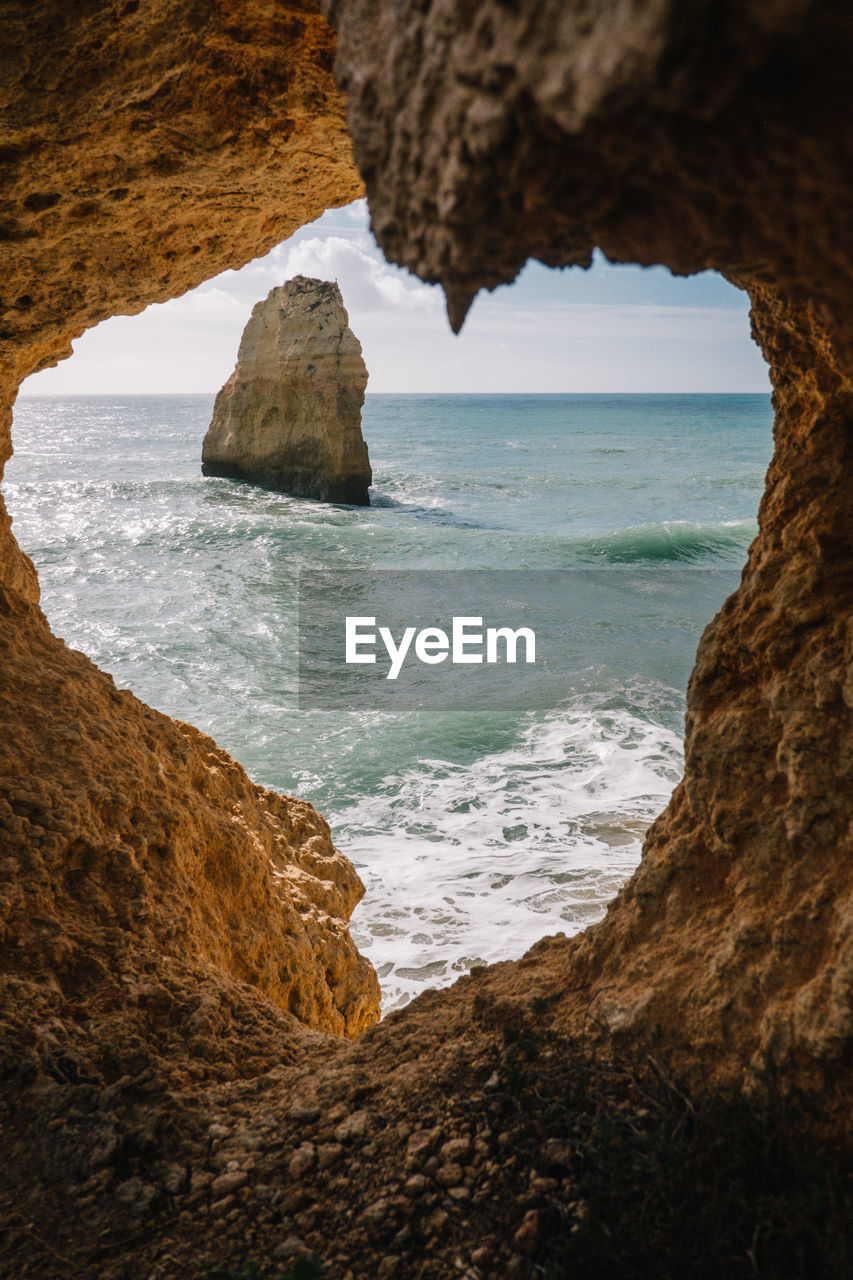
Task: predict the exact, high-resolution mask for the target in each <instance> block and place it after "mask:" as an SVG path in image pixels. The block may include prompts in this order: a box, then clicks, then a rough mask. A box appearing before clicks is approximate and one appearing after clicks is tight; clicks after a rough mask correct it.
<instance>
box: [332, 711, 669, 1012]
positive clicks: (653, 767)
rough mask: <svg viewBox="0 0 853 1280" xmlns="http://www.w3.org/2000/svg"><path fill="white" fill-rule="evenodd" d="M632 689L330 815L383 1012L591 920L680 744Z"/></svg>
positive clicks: (413, 773) (630, 862)
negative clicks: (361, 894)
mask: <svg viewBox="0 0 853 1280" xmlns="http://www.w3.org/2000/svg"><path fill="white" fill-rule="evenodd" d="M643 692H644V691H634V695H635V696H634V697H633V699H631V700H630V701H631V703H632V704H633V705H623V706H617V707H614V706H613V705H612V703H613V699H607V698H604V697H598V698H593V697H591V696H585V697H583V698H580V697H579V698H576V699H573V700H572V701H570V702H569V703H568V704H567V705H566V706H564V707H562V708H560V709H559V710H558V711H555V712H552V713H550V714H548V715H547V716H545V717H542V718H541V719H539V720H538V721H535V722H530V723H528V725H527V727H526V728H525V729H524V730H523V732H522V734H521V737H520V740H519V742H518V744H517V746H515V747H513V748H512V749H509V750H504V751H499V752H495V753H492V754H489V755H484V756H481V757H479V758H478V759H477V760H475V761H474V762H473V763H472V764H470V765H467V766H464V765H458V764H451V763H448V762H446V761H442V760H423V761H420V762H419V763H418V764H417V766H415V767H410V768H408V769H406V770H404V771H403V772H401V773H400V774H398V775H391V776H389V777H387V778H385V779H384V780H383V782H382V784H381V785H380V786H379V787H378V788H377V789H376V791H375V792H374V794H372V795H370V796H367V797H365V798H364V799H362V800H360V801H359V802H357V803H356V804H354V805H352V806H350V807H348V808H346V809H343V810H341V811H340V812H339V813H338V814H336V815H335V816H334V818H333V820H332V821H333V829H334V832H335V837H336V839H337V841H338V843H339V844H340V845H341V846H342V847H343V848H344V849H345V851H346V852H347V854H348V855H349V856H350V857H351V858H352V859H353V861H354V862H355V863H356V865H357V866H358V868H359V872H360V874H361V875H362V877H363V879H364V881H365V884H366V887H367V893H366V896H365V899H364V902H363V903H362V905H361V906H360V907H359V908H358V909H357V911H356V915H355V917H354V920H353V934H354V936H355V938H356V941H357V943H358V945H359V947H360V948H361V949H362V950H363V951H364V952H365V953H366V954H367V955H368V956H369V957H370V959H371V960H372V961H373V963H374V965H375V966H376V969H377V971H378V973H379V976H380V980H381V982H382V989H383V1008H384V1011H385V1012H388V1011H389V1010H391V1009H393V1008H398V1007H400V1006H402V1005H404V1004H406V1003H407V1002H408V1001H409V1000H411V999H412V998H413V996H415V995H417V994H418V993H419V992H420V991H422V990H424V989H425V988H426V987H429V986H443V985H446V984H448V983H449V982H452V981H453V980H454V979H455V978H457V977H458V976H459V975H460V974H462V973H464V972H466V971H467V970H468V969H469V968H470V967H471V965H472V964H474V963H478V962H484V961H485V962H493V961H496V960H503V959H507V958H511V957H514V956H519V955H521V954H522V953H523V952H524V951H525V950H526V949H527V948H528V947H529V946H531V945H532V944H533V943H534V942H535V941H537V939H539V938H541V937H544V936H545V935H546V934H551V933H560V932H562V933H567V934H574V933H577V932H578V931H579V930H581V929H583V928H585V927H586V925H588V924H590V923H592V922H593V921H594V920H597V919H599V918H600V917H601V915H602V914H603V912H604V908H605V905H606V903H607V902H608V901H609V899H610V898H612V897H613V895H614V894H615V893H616V891H617V889H618V888H619V886H620V885H621V884H622V883H623V881H624V880H625V879H626V877H627V876H628V875H630V873H631V871H632V870H633V869H634V867H635V866H636V864H637V861H638V859H639V854H640V846H641V843H642V837H643V833H644V832H645V830H646V828H647V826H648V824H649V823H650V822H651V821H652V819H653V818H654V817H655V816H656V815H657V813H659V812H660V810H661V809H662V808H663V806H664V804H665V803H666V801H667V799H668V797H669V795H670V793H671V791H672V787H673V786H674V784H675V782H676V781H677V779H678V777H679V775H680V771H681V764H682V753H681V742H680V739H679V738H678V737H677V735H676V734H674V733H673V732H672V731H671V730H669V729H666V728H664V727H661V726H660V725H659V724H656V723H653V722H651V721H650V720H649V719H647V718H646V716H647V713H641V712H640V702H641V701H643V700H645V699H644V698H643ZM645 692H646V693H647V694H649V693H651V695H652V700H653V701H654V702H656V703H657V704H658V705H659V704H660V702H661V697H662V695H663V696H664V697H665V691H660V690H657V691H648V690H647V691H645ZM637 695H639V697H638V696H637ZM627 701H628V700H626V702H627Z"/></svg>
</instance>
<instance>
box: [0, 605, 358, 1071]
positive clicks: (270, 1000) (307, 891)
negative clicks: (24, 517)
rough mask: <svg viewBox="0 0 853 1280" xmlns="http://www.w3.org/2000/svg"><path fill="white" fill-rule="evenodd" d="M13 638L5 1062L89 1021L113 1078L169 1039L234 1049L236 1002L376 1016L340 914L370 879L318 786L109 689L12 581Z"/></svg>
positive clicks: (0, 926) (0, 619) (0, 963)
mask: <svg viewBox="0 0 853 1280" xmlns="http://www.w3.org/2000/svg"><path fill="white" fill-rule="evenodd" d="M0 650H2V660H0V688H2V700H3V708H4V726H5V729H4V733H3V735H2V739H0V840H1V841H2V845H1V846H0V847H2V879H1V880H0V884H2V890H0V969H2V978H0V1030H2V1031H3V1032H4V1033H5V1034H4V1037H3V1039H4V1041H5V1058H6V1063H5V1064H6V1066H7V1068H11V1067H12V1066H13V1065H16V1068H20V1067H22V1066H23V1065H24V1064H25V1061H26V1060H27V1058H28V1055H29V1052H30V1051H29V1050H28V1051H27V1054H26V1055H25V1058H24V1059H23V1060H22V1059H21V1044H22V1043H23V1044H27V1045H29V1046H31V1050H32V1052H34V1053H36V1054H38V1053H39V1052H46V1048H45V1046H46V1045H49V1046H50V1052H52V1053H56V1054H59V1053H60V1052H61V1051H64V1052H66V1053H71V1054H72V1056H73V1054H78V1053H79V1052H80V1040H81V1037H82V1040H83V1043H84V1045H85V1047H86V1049H87V1057H88V1059H89V1061H88V1070H89V1071H91V1070H93V1069H94V1068H95V1067H96V1066H98V1067H99V1068H100V1069H101V1070H102V1071H103V1072H104V1074H105V1075H107V1076H110V1075H112V1074H114V1073H116V1072H118V1074H122V1071H123V1070H124V1071H126V1070H127V1069H128V1066H129V1064H132V1063H134V1062H138V1061H139V1060H140V1057H142V1058H144V1057H145V1056H146V1055H147V1054H148V1053H149V1052H151V1053H153V1052H154V1051H155V1047H156V1045H157V1044H158V1043H159V1045H160V1046H161V1052H164V1050H163V1046H164V1045H169V1044H171V1045H172V1046H173V1051H174V1049H175V1046H178V1047H179V1052H180V1053H181V1055H183V1054H185V1053H186V1052H187V1051H188V1052H189V1056H190V1057H192V1058H196V1059H201V1060H202V1061H204V1060H207V1061H210V1062H216V1061H217V1060H218V1061H221V1062H225V1061H231V1062H232V1063H233V1062H234V1060H235V1057H236V1058H237V1059H238V1060H239V1059H240V1057H241V1050H240V1047H239V1034H238V1030H237V1027H236V1026H233V1025H232V1022H233V1021H234V1020H235V1017H236V1015H232V1012H231V1011H230V1010H231V1007H232V1006H234V1007H236V1008H239V1009H242V1011H243V1012H242V1015H241V1018H237V1019H236V1020H237V1021H240V1020H242V1019H243V1018H246V1017H249V1020H250V1021H251V1015H250V1013H249V1012H248V1011H251V1010H252V1009H253V1006H254V1008H255V1016H257V1012H256V1011H257V1007H258V1006H259V1005H263V1004H264V1003H265V1002H266V1004H267V1007H268V1010H269V1012H268V1013H267V1014H266V1015H265V1018H266V1021H267V1022H269V1021H270V1020H272V1021H275V1012H276V1010H284V1011H287V1013H288V1014H292V1015H294V1017H293V1018H290V1019H287V1018H285V1019H284V1020H283V1022H282V1026H283V1028H284V1030H285V1032H286V1035H285V1040H287V1039H288V1038H290V1039H292V1038H293V1037H294V1035H295V1034H296V1032H298V1024H297V1023H296V1019H299V1021H300V1022H301V1023H303V1024H305V1025H307V1026H311V1027H316V1028H320V1029H322V1030H325V1031H332V1032H337V1033H340V1034H343V1033H345V1034H349V1035H354V1034H356V1033H357V1032H359V1031H362V1030H364V1029H365V1027H367V1026H369V1025H370V1024H371V1022H373V1021H375V1020H376V1018H377V1017H378V1013H379V991H378V983H377V981H376V975H375V974H374V972H373V970H372V967H371V966H370V965H369V964H368V962H367V961H366V960H364V959H362V957H360V956H359V955H358V953H357V952H356V949H355V947H354V945H353V943H352V941H351V940H350V938H349V934H348V931H347V922H348V920H349V916H350V914H351V912H352V910H353V908H354V906H355V905H356V903H357V902H358V901H359V899H360V897H361V895H362V892H363V889H362V886H361V883H360V881H359V879H358V876H357V875H356V874H355V872H354V870H353V868H352V866H351V865H350V864H349V862H348V861H347V859H346V858H344V857H343V855H342V854H340V853H339V852H338V850H337V849H335V847H334V845H333V844H332V840H331V837H330V833H329V828H328V825H327V823H326V822H325V821H324V820H323V819H322V818H321V817H320V816H319V814H317V813H316V812H315V810H314V809H313V808H312V807H311V806H310V805H309V804H306V803H304V802H303V801H299V800H294V799H291V798H289V797H286V796H279V795H276V794H275V793H274V792H271V791H266V790H264V789H263V788H262V787H258V786H255V785H254V784H253V783H252V782H251V781H250V780H249V778H248V777H247V776H246V774H245V773H244V772H243V770H242V769H241V768H240V766H239V765H238V764H237V763H236V762H235V761H233V760H232V759H231V758H230V757H229V756H228V755H227V754H226V753H225V752H224V751H221V750H219V748H218V747H216V745H215V744H214V743H213V742H212V741H211V740H210V739H209V738H206V737H205V736H204V735H203V734H201V733H199V732H198V730H197V729H193V728H191V727H190V726H189V725H184V724H180V723H178V722H177V721H172V720H169V719H168V718H167V717H166V716H162V715H160V714H159V713H157V712H156V711H152V710H151V709H150V708H148V707H146V706H144V705H143V704H142V703H140V702H138V701H137V699H136V698H134V697H133V695H132V694H130V693H128V692H125V691H119V690H118V689H116V688H115V686H114V684H113V682H112V680H111V679H110V677H109V676H106V675H104V674H103V673H102V672H100V671H98V670H97V668H96V667H95V666H93V664H92V663H91V662H89V661H88V659H86V658H84V657H83V655H82V654H79V653H75V652H74V651H73V650H69V649H67V648H66V646H65V645H64V644H63V643H62V641H60V640H57V639H56V638H55V637H54V636H52V635H51V634H50V631H49V630H48V627H47V625H46V623H45V621H44V619H43V618H42V616H41V614H40V613H39V611H38V610H37V609H36V607H35V606H33V605H31V604H28V603H26V602H25V601H23V600H21V598H20V597H19V596H16V595H14V594H13V593H11V592H7V591H3V593H2V599H0ZM259 997H262V999H260V1000H259ZM263 998H265V1001H264V999H263ZM223 1005H224V1006H225V1008H222V1007H221V1006H223ZM39 1028H40V1029H41V1032H42V1034H41V1036H40V1035H39ZM48 1028H52V1029H50V1030H48ZM45 1033H46V1040H45ZM246 1034H247V1037H248V1041H251V1040H252V1039H253V1033H252V1032H251V1030H250V1027H249V1026H247V1027H246ZM254 1038H256V1037H254ZM267 1038H268V1037H266V1036H264V1035H261V1037H260V1040H261V1041H263V1040H264V1039H267ZM40 1042H41V1043H40ZM146 1042H148V1043H147V1044H146ZM268 1048H269V1046H268V1045H267V1049H268ZM27 1065H28V1066H30V1067H32V1062H31V1061H29V1062H27Z"/></svg>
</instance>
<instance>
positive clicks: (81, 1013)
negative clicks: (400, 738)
mask: <svg viewBox="0 0 853 1280" xmlns="http://www.w3.org/2000/svg"><path fill="white" fill-rule="evenodd" d="M3 31H4V58H3V67H2V73H0V100H2V107H3V117H4V123H3V134H2V139H0V176H2V181H0V248H2V261H3V270H2V273H0V294H2V298H0V303H2V311H3V322H2V327H0V464H2V463H5V461H6V459H7V458H8V456H9V454H10V452H11V437H10V427H11V421H12V414H11V405H12V402H13V400H14V396H15V393H16V390H17V386H18V384H19V382H20V381H21V379H22V378H24V377H26V375H27V374H29V373H31V372H33V371H34V370H37V369H40V368H44V367H45V366H47V365H50V364H52V363H55V362H56V361H57V360H58V359H60V358H62V357H64V356H67V355H68V354H70V350H71V347H70V343H71V340H72V339H73V338H75V337H77V336H79V335H80V334H81V333H82V332H83V331H84V329H86V328H87V327H89V326H91V325H93V324H95V323H96V322H97V321H99V320H101V319H103V318H105V317H106V316H109V315H114V314H116V313H125V314H127V313H133V312H137V311H140V310H141V309H142V308H143V307H145V306H146V305H147V304H148V303H149V302H154V301H162V300H165V299H167V298H170V297H174V296H175V295H176V294H180V293H182V292H183V291H184V290H186V289H188V288H190V287H192V286H194V285H196V284H198V283H199V282H200V281H202V280H204V279H206V278H208V277H209V276H211V275H212V274H215V273H216V272H218V271H222V270H224V269H225V268H226V267H228V266H234V265H237V264H239V263H242V262H245V261H247V260H248V259H249V258H251V257H254V256H256V255H258V254H261V253H264V252H266V251H267V250H268V249H269V248H271V247H272V246H273V245H274V244H277V243H278V242H279V241H280V240H281V239H282V238H283V237H284V236H287V235H288V234H290V232H292V231H293V230H294V229H295V228H296V227H298V226H300V225H302V224H303V223H304V222H306V221H310V220H311V219H312V218H315V217H317V216H318V215H319V214H320V213H322V212H323V210H324V209H326V208H328V207H329V206H330V205H334V204H338V203H345V202H347V201H349V200H351V199H353V198H355V197H356V196H358V195H359V194H360V191H361V184H360V179H359V177H358V174H357V173H356V171H355V169H354V167H353V164H352V160H351V155H350V148H349V141H348V138H347V135H346V131H345V128H344V125H343V120H342V104H341V97H340V94H339V92H338V90H337V88H336V86H335V84H334V81H333V79H332V75H331V63H332V59H333V54H334V38H333V36H332V33H331V32H330V31H329V29H328V27H327V26H326V24H325V22H324V21H323V19H322V18H321V17H320V15H319V13H318V11H317V9H316V6H314V5H312V4H310V3H301V0H300V2H297V3H293V4H287V3H283V4H277V5H275V6H274V7H267V8H266V9H264V10H263V11H262V12H261V11H259V9H258V7H257V6H256V5H255V4H254V3H253V2H252V0H248V2H247V0H237V2H236V3H233V4H229V5H228V6H221V5H217V4H214V3H207V0H202V3H200V4H195V5H193V6H191V7H190V8H189V9H188V8H187V7H186V5H183V4H180V3H177V0H145V3H144V4H139V3H137V0H128V2H127V3H122V4H107V5H105V6H104V5H102V6H100V7H98V8H97V9H92V8H91V7H86V6H83V7H79V6H78V7H77V8H75V9H74V10H73V11H71V10H69V9H68V6H67V5H64V4H61V3H59V0H47V2H46V3H44V4H42V5H40V6H38V7H37V8H32V7H29V8H27V9H23V8H21V7H20V6H18V7H15V6H11V7H9V6H7V8H6V9H5V10H4V13H3ZM94 67H96V68H97V69H96V71H95V70H93V68H94ZM318 156H322V160H321V161H320V162H318V159H317V157H318ZM282 170H283V173H282ZM273 192H275V195H274V196H273V195H272V193H273ZM9 524H10V522H9V519H8V517H7V516H6V515H5V510H4V508H3V507H2V505H0V589H1V590H2V600H0V646H2V662H0V704H2V710H3V723H4V731H3V734H2V735H1V736H0V737H2V740H0V758H2V761H1V762H0V867H2V870H0V970H2V978H0V1061H2V1067H0V1072H2V1070H4V1069H5V1070H8V1071H11V1072H14V1073H22V1074H23V1078H25V1079H26V1078H29V1077H30V1076H32V1074H33V1073H34V1072H35V1073H37V1074H38V1073H42V1074H43V1073H44V1072H48V1073H53V1074H54V1075H55V1076H57V1077H62V1078H68V1079H76V1078H90V1079H91V1078H97V1077H102V1078H105V1079H110V1078H114V1077H115V1076H117V1075H118V1076H120V1075H121V1074H122V1073H123V1072H125V1071H131V1072H138V1071H139V1070H140V1069H142V1066H143V1064H145V1063H156V1064H157V1069H158V1071H159V1072H160V1073H161V1075H163V1076H165V1075H169V1074H171V1075H177V1076H178V1077H180V1076H181V1074H182V1073H183V1074H184V1075H186V1073H187V1072H189V1074H190V1076H195V1077H198V1076H199V1075H202V1076H203V1075H205V1074H210V1073H211V1072H213V1073H216V1074H217V1075H218V1076H220V1078H221V1072H222V1071H224V1072H225V1076H227V1075H228V1074H232V1075H233V1074H236V1075H245V1074H253V1073H256V1072H257V1071H258V1070H260V1069H263V1067H264V1066H269V1065H271V1064H272V1063H274V1062H279V1061H284V1060H287V1059H288V1057H292V1056H293V1055H294V1054H295V1053H296V1052H297V1048H298V1049H299V1051H300V1052H301V1051H303V1050H304V1047H305V1045H306V1043H308V1044H310V1043H313V1041H314V1040H315V1039H316V1036H314V1034H313V1033H311V1032H309V1031H308V1030H307V1028H315V1029H321V1030H322V1031H324V1032H333V1033H336V1034H345V1035H353V1034H356V1033H358V1032H359V1031H361V1030H363V1028H364V1027H365V1026H367V1025H369V1023H370V1022H372V1021H374V1020H375V1019H376V1017H377V1016H378V1011H379V997H378V987H377V982H376V976H375V974H374V973H373V971H372V969H371V967H370V966H369V965H368V964H366V962H365V961H363V960H362V959H361V958H360V957H359V956H358V954H357V952H356V951H355V948H354V946H353V944H352V942H351V940H350V938H349V934H348V929H347V920H348V918H349V915H350V912H351V911H352V909H353V907H354V905H355V903H356V902H357V901H358V898H359V896H360V894H361V887H360V883H359V881H358V877H357V876H356V875H355V873H354V871H353V869H352V867H351V865H350V864H349V863H348V861H347V860H346V858H344V857H343V855H342V854H340V853H339V852H338V851H337V850H336V849H335V848H334V846H333V844H332V842H331V838H330V834H329V830H328V826H327V825H326V823H325V822H324V820H323V819H322V818H321V817H320V816H319V815H318V814H316V813H315V812H314V811H313V809H311V807H310V805H306V804H304V803H303V802H300V801H297V800H291V799H288V798H285V797H280V796H275V795H273V794H272V793H270V792H268V791H265V790H264V789H263V788H260V787H256V786H255V785H253V784H252V783H251V781H250V780H249V779H248V778H247V777H246V775H245V773H244V772H243V770H242V769H241V768H240V767H239V766H238V765H236V764H235V762H234V761H232V760H230V759H229V757H228V756H227V755H226V754H225V753H224V752H222V751H220V750H219V749H218V748H217V747H216V746H215V745H214V744H213V743H212V742H210V741H209V740H208V739H206V738H204V736H203V735H201V734H199V733H198V732H197V731H196V730H194V729H191V728H190V727H189V726H186V725H178V724H176V723H175V722H173V721H170V720H169V719H168V718H167V717H165V716H162V715H158V714H157V713H156V712H154V711H151V710H149V709H148V708H146V707H144V706H143V705H142V704H141V703H139V702H138V701H137V700H136V699H135V698H133V697H132V696H131V695H130V694H127V693H119V692H118V691H117V690H116V689H115V687H114V686H113V684H112V681H111V680H110V679H109V678H108V677H106V676H104V675H102V674H101V673H100V672H98V671H97V670H96V669H95V668H94V667H93V666H92V664H91V663H89V662H88V661H86V659H84V658H83V657H82V656H81V655H80V654H77V653H74V652H72V651H70V650H69V649H67V648H66V646H65V645H64V644H63V643H62V641H60V640H57V639H56V638H55V637H53V636H52V635H51V634H50V631H49V628H48V627H47V624H46V622H45V619H44V617H43V616H42V614H41V613H40V612H39V610H38V608H37V607H36V601H37V600H38V584H37V580H36V575H35V572H34V570H33V567H32V565H31V563H30V561H29V560H28V559H27V557H26V556H25V555H23V554H22V553H21V551H20V550H19V548H18V547H17V546H16V544H15V541H14V538H13V536H12V534H11V532H10V528H9ZM58 1064H59V1065H58ZM61 1064H64V1065H61ZM63 1073H64V1074H63Z"/></svg>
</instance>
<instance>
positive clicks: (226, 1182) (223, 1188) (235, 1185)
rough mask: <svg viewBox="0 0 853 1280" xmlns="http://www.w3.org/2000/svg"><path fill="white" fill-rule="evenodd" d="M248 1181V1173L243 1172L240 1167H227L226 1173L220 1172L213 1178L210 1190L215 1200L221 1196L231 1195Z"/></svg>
mask: <svg viewBox="0 0 853 1280" xmlns="http://www.w3.org/2000/svg"><path fill="white" fill-rule="evenodd" d="M248 1181H249V1175H248V1174H247V1173H243V1171H242V1169H229V1170H228V1172H227V1173H220V1175H219V1177H218V1178H214V1179H213V1182H212V1184H211V1187H210V1190H211V1193H212V1195H213V1197H214V1199H215V1200H219V1199H221V1197H222V1196H231V1195H233V1194H234V1192H235V1191H239V1190H240V1188H241V1187H245V1185H246V1183H247V1182H248Z"/></svg>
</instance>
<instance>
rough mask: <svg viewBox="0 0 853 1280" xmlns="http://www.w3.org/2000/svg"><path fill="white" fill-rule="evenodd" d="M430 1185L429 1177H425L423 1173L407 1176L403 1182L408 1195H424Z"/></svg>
mask: <svg viewBox="0 0 853 1280" xmlns="http://www.w3.org/2000/svg"><path fill="white" fill-rule="evenodd" d="M429 1187H430V1181H429V1178H425V1177H424V1175H423V1174H422V1173H413V1174H412V1176H411V1178H407V1179H406V1181H405V1183H404V1184H403V1190H404V1191H405V1193H406V1195H407V1196H413V1197H414V1196H422V1195H423V1194H424V1192H426V1191H428V1190H429Z"/></svg>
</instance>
